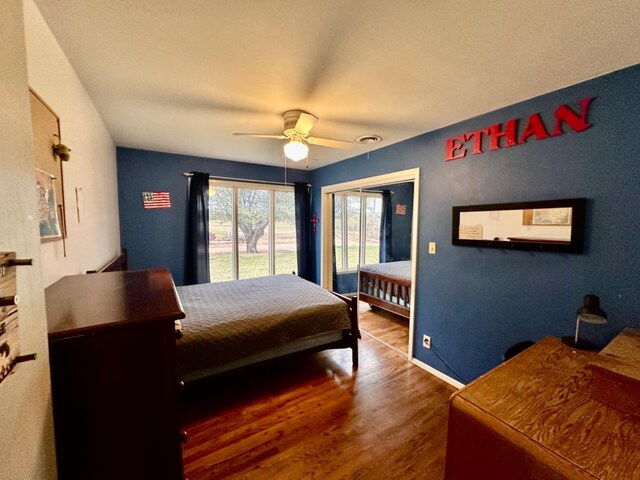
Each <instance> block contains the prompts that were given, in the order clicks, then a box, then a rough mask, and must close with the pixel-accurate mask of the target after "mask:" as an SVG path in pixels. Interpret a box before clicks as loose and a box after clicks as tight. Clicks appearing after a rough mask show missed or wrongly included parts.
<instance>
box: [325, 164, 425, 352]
mask: <svg viewBox="0 0 640 480" xmlns="http://www.w3.org/2000/svg"><path fill="white" fill-rule="evenodd" d="M404 182H413V216H412V219H411V313H410V317H409V345H408V351H407V357H408V359H409V360H411V359H412V358H413V337H414V323H415V318H414V316H415V304H416V302H415V295H416V290H417V288H416V272H417V265H418V217H419V210H420V202H419V199H420V168H419V167H418V168H411V169H408V170H402V171H399V172H391V173H385V174H383V175H376V176H374V177H367V178H359V179H357V180H351V181H349V182H343V183H336V184H334V185H326V186H324V187H322V188H321V194H320V196H321V207H320V208H321V216H322V220H321V222H322V223H321V225H322V229H321V236H320V284H321V285H322V286H323V287H324V288H326V289H327V290H332V289H333V275H332V271H333V252H332V251H331V246H332V244H333V242H332V239H331V232H332V231H333V212H332V202H331V196H332V195H333V194H334V193H337V192H341V191H344V190H354V189H359V188H375V187H381V186H384V185H390V184H394V183H404ZM358 280H359V279H358Z"/></svg>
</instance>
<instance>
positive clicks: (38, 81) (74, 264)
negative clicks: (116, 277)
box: [24, 0, 120, 285]
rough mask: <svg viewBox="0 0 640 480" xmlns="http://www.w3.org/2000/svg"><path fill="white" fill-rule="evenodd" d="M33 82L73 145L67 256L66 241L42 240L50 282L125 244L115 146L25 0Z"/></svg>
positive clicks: (67, 170)
mask: <svg viewBox="0 0 640 480" xmlns="http://www.w3.org/2000/svg"><path fill="white" fill-rule="evenodd" d="M24 14H25V31H26V48H27V66H28V78H29V85H30V86H31V88H33V89H34V90H35V91H36V92H37V93H38V95H40V96H41V97H42V98H43V99H44V100H45V101H46V102H47V104H49V106H50V107H51V108H52V109H53V110H54V111H55V112H56V113H57V114H58V116H59V117H60V127H61V136H62V141H63V143H64V144H66V145H67V146H69V148H71V150H72V152H71V160H70V161H69V162H67V163H65V164H64V189H65V202H66V206H67V232H68V239H67V241H66V244H67V257H66V258H65V257H64V255H63V248H62V242H50V243H44V244H42V268H43V275H44V282H45V285H50V284H51V283H53V282H55V281H56V280H58V279H59V278H61V277H62V276H64V275H72V274H78V273H84V272H86V271H87V270H92V269H95V268H98V267H100V266H101V265H103V264H105V263H106V262H107V261H108V260H109V259H111V258H113V257H114V256H115V255H116V254H117V253H118V252H119V250H120V227H119V219H118V191H117V178H116V149H115V144H114V143H113V141H112V140H111V137H110V135H109V133H108V132H107V130H106V128H105V126H104V123H103V122H102V120H101V118H100V116H99V115H98V113H97V111H96V109H95V107H94V105H93V102H92V101H91V98H90V97H89V95H88V93H87V91H86V90H85V89H84V86H83V85H82V83H81V82H80V79H79V78H78V76H77V75H76V73H75V71H74V70H73V67H72V66H71V64H70V63H69V61H68V59H67V57H66V56H65V54H64V52H63V51H62V49H61V48H60V46H59V45H58V42H57V41H56V39H55V38H54V36H53V34H52V33H51V31H50V30H49V28H48V26H47V24H46V22H45V21H44V19H43V18H42V15H41V14H40V12H39V11H38V9H37V7H36V6H35V5H34V3H33V2H32V1H31V0H25V2H24ZM76 187H79V188H82V191H83V193H84V205H83V207H84V212H83V213H84V215H83V217H82V221H81V222H80V223H79V222H78V220H77V215H76V195H75V189H76Z"/></svg>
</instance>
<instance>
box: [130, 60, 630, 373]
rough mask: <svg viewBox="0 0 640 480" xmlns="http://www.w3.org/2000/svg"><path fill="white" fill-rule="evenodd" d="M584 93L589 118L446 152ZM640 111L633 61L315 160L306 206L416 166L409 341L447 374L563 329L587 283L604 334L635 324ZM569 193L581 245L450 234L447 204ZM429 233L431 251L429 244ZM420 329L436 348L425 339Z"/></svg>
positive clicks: (594, 331) (596, 330)
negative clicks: (457, 142) (493, 242)
mask: <svg viewBox="0 0 640 480" xmlns="http://www.w3.org/2000/svg"><path fill="white" fill-rule="evenodd" d="M586 97H595V99H594V100H593V102H592V104H591V107H590V112H589V121H590V123H591V124H592V127H591V128H589V129H588V130H585V131H583V132H581V133H576V132H573V131H572V130H571V129H570V128H566V129H565V131H566V132H567V133H565V134H564V135H561V136H558V137H553V138H549V139H546V140H540V141H536V140H535V139H534V138H530V139H529V141H528V142H527V143H526V144H523V145H518V146H514V147H511V148H502V149H500V150H495V151H489V150H488V148H485V153H483V154H481V155H471V152H470V151H469V154H468V155H467V156H466V157H465V158H462V159H459V160H455V161H450V162H445V161H444V156H445V141H446V140H447V139H448V138H449V137H453V136H457V135H462V134H464V133H466V132H469V131H473V130H477V129H480V128H485V127H488V126H490V125H492V124H495V123H502V124H503V125H504V123H505V122H506V121H507V120H509V119H511V118H519V119H522V120H521V122H520V128H519V131H520V132H522V130H523V128H524V123H526V119H527V118H528V117H529V115H531V114H533V113H537V112H539V113H540V115H541V117H542V118H543V119H544V121H545V124H546V125H547V127H548V129H549V130H551V129H552V128H553V125H554V117H553V115H554V112H555V110H556V108H557V107H558V106H559V105H561V104H570V105H575V104H576V102H578V101H579V100H580V99H583V98H586ZM638 112H640V66H634V67H630V68H627V69H624V70H620V71H617V72H614V73H611V74H608V75H605V76H602V77H598V78H595V79H593V80H589V81H587V82H583V83H580V84H577V85H574V86H571V87H568V88H565V89H562V90H559V91H555V92H552V93H549V94H547V95H543V96H540V97H537V98H534V99H531V100H528V101H525V102H521V103H518V104H515V105H512V106H509V107H506V108H503V109H501V110H498V111H494V112H491V113H487V114H485V115H481V116H478V117H475V118H472V119H469V120H466V121H464V122H461V123H458V124H455V125H451V126H448V127H446V128H443V129H440V130H437V131H433V132H430V133H427V134H424V135H421V136H418V137H415V138H412V139H410V140H406V141H403V142H400V143H397V144H395V145H391V146H389V147H386V148H382V149H379V150H376V151H373V152H370V154H369V156H368V158H367V156H366V155H362V156H358V157H354V158H352V159H349V160H345V161H343V162H339V163H336V164H333V165H329V166H327V167H324V168H321V169H318V170H314V171H313V172H312V179H311V180H312V183H313V187H314V188H313V191H314V205H315V207H314V210H315V213H316V214H317V215H320V207H319V205H320V188H321V187H322V186H325V185H331V184H335V183H340V182H345V181H349V180H355V179H357V178H363V177H371V176H375V175H380V174H383V173H388V172H392V171H398V170H405V169H408V168H415V167H420V169H421V170H420V202H419V226H418V230H419V231H418V232H417V235H418V245H419V248H418V250H419V251H418V258H417V259H416V261H417V268H418V270H417V284H416V285H415V286H414V288H415V289H416V303H415V305H414V310H415V319H416V325H415V345H414V352H415V356H416V358H417V359H419V360H421V361H422V362H425V363H427V364H429V365H431V366H433V367H434V368H436V369H438V370H440V371H442V372H444V373H446V374H447V375H450V376H452V377H454V378H458V379H460V380H462V381H464V382H467V381H470V380H472V379H474V378H475V377H477V376H479V375H480V374H482V373H484V372H486V371H487V370H489V369H491V368H493V367H494V366H496V365H497V364H498V363H500V361H501V356H502V353H503V352H504V351H505V350H506V349H507V347H509V346H510V345H512V344H513V343H516V342H518V341H520V340H523V339H531V340H539V339H541V338H543V337H545V336H549V335H553V336H563V335H571V334H572V333H573V332H574V329H575V318H576V310H577V308H578V307H579V306H580V305H581V302H582V297H583V295H584V294H586V293H589V292H592V293H595V294H597V295H599V296H600V299H601V303H602V308H603V309H604V310H605V311H606V312H607V313H608V316H609V323H608V324H607V325H604V326H591V325H584V326H583V327H582V329H581V331H582V337H583V338H585V339H587V340H591V341H595V342H596V343H597V344H598V345H600V346H603V345H604V344H605V343H607V342H608V341H609V340H610V339H611V338H612V337H613V336H614V335H615V334H617V333H618V332H619V331H620V330H621V329H622V328H623V327H625V326H635V327H638V326H640V135H639V134H638V118H639V116H638ZM573 197H585V198H587V209H586V229H585V249H584V253H582V254H562V253H551V252H529V251H505V250H499V249H489V248H487V249H483V248H474V247H454V246H453V245H451V208H452V207H453V206H455V205H471V204H486V203H503V202H518V201H534V200H550V199H558V198H573ZM121 208H122V205H121ZM318 235H320V232H318ZM430 241H433V242H437V254H436V255H429V254H428V253H427V244H428V242H430ZM316 243H317V245H316V258H318V259H319V258H320V250H319V248H320V245H319V243H320V242H316ZM319 263H320V262H316V264H317V265H319ZM316 274H317V278H318V279H319V278H320V272H319V267H318V271H317V272H316ZM423 334H428V335H430V336H431V338H432V345H433V347H432V350H426V349H424V348H423V347H422V346H421V339H422V335H423Z"/></svg>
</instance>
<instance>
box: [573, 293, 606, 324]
mask: <svg viewBox="0 0 640 480" xmlns="http://www.w3.org/2000/svg"><path fill="white" fill-rule="evenodd" d="M577 313H578V318H579V319H580V321H581V322H585V323H594V324H603V323H607V314H606V313H605V312H604V310H602V309H601V308H600V298H598V296H597V295H593V294H591V293H589V294H587V295H585V296H584V300H583V302H582V306H581V307H580V308H579V309H578V312H577Z"/></svg>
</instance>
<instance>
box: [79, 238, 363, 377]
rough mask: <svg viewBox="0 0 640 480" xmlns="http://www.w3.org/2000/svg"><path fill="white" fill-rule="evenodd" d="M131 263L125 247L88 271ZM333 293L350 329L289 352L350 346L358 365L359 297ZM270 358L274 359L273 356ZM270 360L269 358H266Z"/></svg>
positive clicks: (120, 268)
mask: <svg viewBox="0 0 640 480" xmlns="http://www.w3.org/2000/svg"><path fill="white" fill-rule="evenodd" d="M128 266H129V263H128V261H127V251H126V250H125V249H123V250H122V253H121V254H120V255H118V256H116V257H115V258H114V259H112V260H111V261H110V262H109V263H107V264H106V265H104V266H103V267H102V268H100V269H98V270H89V271H87V273H104V272H119V271H124V270H127V269H128ZM331 293H333V294H334V295H335V296H336V297H338V298H339V299H340V300H342V301H343V302H345V303H346V304H347V307H348V310H349V322H350V324H351V329H350V330H345V331H344V335H343V337H342V339H341V340H338V341H333V342H330V343H327V344H323V345H317V346H315V347H313V348H307V349H304V350H300V351H297V352H294V353H290V354H287V355H285V356H289V355H297V354H301V353H311V352H319V351H322V350H329V349H332V348H350V349H351V360H352V363H353V367H354V368H357V367H358V339H359V338H362V337H361V335H360V329H359V327H358V299H357V297H353V298H351V297H346V296H344V295H340V294H338V293H335V292H331ZM270 360H273V358H271V359H270ZM266 361H268V360H266Z"/></svg>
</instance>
